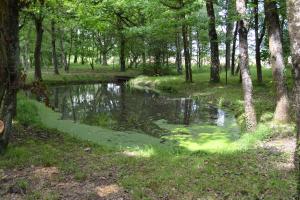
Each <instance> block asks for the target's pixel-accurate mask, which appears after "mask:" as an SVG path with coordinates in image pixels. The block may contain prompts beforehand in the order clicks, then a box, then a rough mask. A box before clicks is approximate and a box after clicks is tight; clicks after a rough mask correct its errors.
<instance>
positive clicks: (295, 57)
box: [288, 0, 300, 199]
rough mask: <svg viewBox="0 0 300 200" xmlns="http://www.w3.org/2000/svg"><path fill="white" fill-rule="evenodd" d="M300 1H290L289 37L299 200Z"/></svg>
mask: <svg viewBox="0 0 300 200" xmlns="http://www.w3.org/2000/svg"><path fill="white" fill-rule="evenodd" d="M299 13H300V0H289V1H288V18H289V35H290V43H291V53H292V62H293V71H294V72H295V74H294V81H295V82H294V98H295V103H296V110H295V112H296V125H297V129H296V130H297V134H296V140H297V143H296V144H297V146H296V151H295V160H294V162H295V167H296V169H297V171H298V175H297V176H298V181H297V182H298V188H297V199H300V171H299V170H300V51H299V49H300V34H299V30H300V17H299Z"/></svg>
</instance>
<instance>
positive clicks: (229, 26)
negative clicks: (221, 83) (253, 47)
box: [225, 0, 235, 83]
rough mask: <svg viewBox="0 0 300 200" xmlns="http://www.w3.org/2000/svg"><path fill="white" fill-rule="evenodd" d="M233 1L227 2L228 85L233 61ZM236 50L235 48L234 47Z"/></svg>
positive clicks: (227, 0)
mask: <svg viewBox="0 0 300 200" xmlns="http://www.w3.org/2000/svg"><path fill="white" fill-rule="evenodd" d="M232 4H233V1H232V0H226V14H227V17H226V42H225V44H226V53H225V54H226V64H225V68H226V83H227V71H228V69H230V59H231V42H232V31H233V22H232V19H231V18H232V15H233V14H232V11H231V10H232ZM232 48H235V47H232Z"/></svg>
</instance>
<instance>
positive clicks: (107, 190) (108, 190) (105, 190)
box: [95, 184, 121, 198]
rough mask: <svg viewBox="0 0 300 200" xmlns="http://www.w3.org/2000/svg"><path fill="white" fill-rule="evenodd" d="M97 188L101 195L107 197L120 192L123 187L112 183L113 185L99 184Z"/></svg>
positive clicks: (98, 193)
mask: <svg viewBox="0 0 300 200" xmlns="http://www.w3.org/2000/svg"><path fill="white" fill-rule="evenodd" d="M95 190H96V193H97V195H98V196H99V197H102V198H105V197H106V198H107V197H109V196H110V195H113V194H116V193H118V192H120V191H121V188H120V187H119V186H118V185H116V184H112V185H105V186H98V187H96V189H95Z"/></svg>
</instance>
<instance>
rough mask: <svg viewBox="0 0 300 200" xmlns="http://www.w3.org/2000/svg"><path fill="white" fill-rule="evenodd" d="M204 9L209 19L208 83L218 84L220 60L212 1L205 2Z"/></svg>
mask: <svg viewBox="0 0 300 200" xmlns="http://www.w3.org/2000/svg"><path fill="white" fill-rule="evenodd" d="M206 9H207V15H208V17H209V40H210V49H211V69H210V81H212V82H215V83H218V82H220V72H219V71H220V60H219V46H218V35H217V31H216V19H215V11H214V6H213V0H207V1H206Z"/></svg>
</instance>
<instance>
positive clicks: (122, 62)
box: [120, 33, 126, 72]
mask: <svg viewBox="0 0 300 200" xmlns="http://www.w3.org/2000/svg"><path fill="white" fill-rule="evenodd" d="M125 43H126V41H125V36H124V33H121V34H120V69H121V72H125V71H126V60H125Z"/></svg>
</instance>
